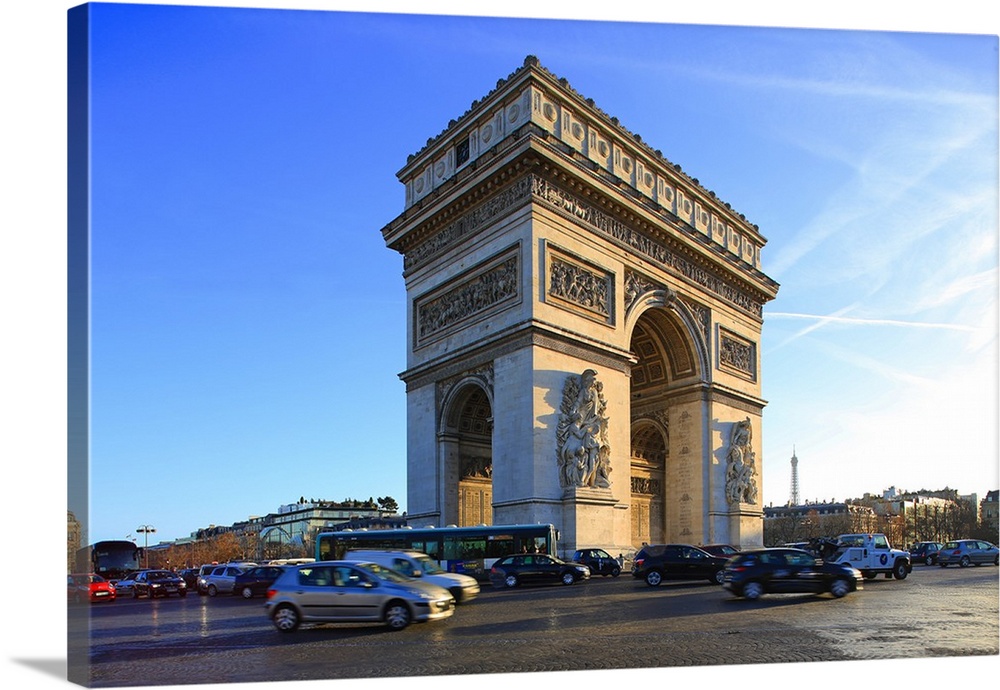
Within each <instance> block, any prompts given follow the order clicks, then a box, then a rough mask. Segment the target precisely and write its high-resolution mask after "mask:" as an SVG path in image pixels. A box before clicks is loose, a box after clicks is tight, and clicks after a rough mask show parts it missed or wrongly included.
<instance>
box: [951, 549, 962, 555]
mask: <svg viewBox="0 0 1000 690" xmlns="http://www.w3.org/2000/svg"><path fill="white" fill-rule="evenodd" d="M960 553H962V549H955V550H954V551H952V552H951V555H952V556H957V555H959V554H960Z"/></svg>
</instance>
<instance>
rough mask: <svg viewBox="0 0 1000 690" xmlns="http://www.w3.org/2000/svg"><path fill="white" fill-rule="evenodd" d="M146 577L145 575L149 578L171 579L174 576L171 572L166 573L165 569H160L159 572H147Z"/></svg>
mask: <svg viewBox="0 0 1000 690" xmlns="http://www.w3.org/2000/svg"><path fill="white" fill-rule="evenodd" d="M146 577H147V578H148V579H150V580H170V579H172V578H173V577H174V576H173V574H172V573H168V572H167V571H165V570H161V571H159V572H155V573H150V574H149V575H147V576H146Z"/></svg>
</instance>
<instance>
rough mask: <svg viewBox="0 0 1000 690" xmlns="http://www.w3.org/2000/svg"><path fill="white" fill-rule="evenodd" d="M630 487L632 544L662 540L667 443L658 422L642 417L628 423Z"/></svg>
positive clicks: (664, 519)
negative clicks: (629, 426) (629, 429)
mask: <svg viewBox="0 0 1000 690" xmlns="http://www.w3.org/2000/svg"><path fill="white" fill-rule="evenodd" d="M631 445H632V458H631V487H632V488H631V491H632V501H631V505H630V509H631V511H632V546H635V547H636V548H638V547H639V546H640V545H641V544H643V543H644V542H645V543H647V544H655V543H658V542H662V541H664V537H665V534H666V525H665V521H666V514H665V512H664V496H665V493H664V491H665V487H666V469H667V456H668V454H669V444H668V440H667V435H666V431H665V430H664V429H662V427H661V424H660V423H658V422H655V421H653V420H650V419H643V420H639V421H636V422H634V423H633V424H632V444H631Z"/></svg>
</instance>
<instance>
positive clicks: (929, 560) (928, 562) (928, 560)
mask: <svg viewBox="0 0 1000 690" xmlns="http://www.w3.org/2000/svg"><path fill="white" fill-rule="evenodd" d="M924 565H934V559H933V558H931V557H930V556H927V557H926V558H924Z"/></svg>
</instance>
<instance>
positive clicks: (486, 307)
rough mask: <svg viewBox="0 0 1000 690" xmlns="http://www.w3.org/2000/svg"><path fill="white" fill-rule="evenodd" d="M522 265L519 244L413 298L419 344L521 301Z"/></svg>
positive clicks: (418, 345)
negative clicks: (427, 292) (428, 292)
mask: <svg viewBox="0 0 1000 690" xmlns="http://www.w3.org/2000/svg"><path fill="white" fill-rule="evenodd" d="M519 266H520V247H519V246H515V247H512V248H511V249H509V250H508V251H506V252H504V253H502V254H501V255H499V256H497V257H495V258H493V259H491V260H488V261H486V262H484V263H482V264H479V265H478V266H476V267H475V268H473V269H471V270H470V271H467V272H466V273H464V274H463V275H461V276H459V277H458V278H456V279H453V280H451V281H450V282H448V283H447V284H445V285H444V286H442V287H440V288H438V289H437V290H435V291H433V292H432V293H431V294H429V295H425V296H421V297H418V298H417V299H416V300H414V308H413V314H414V317H413V318H414V321H415V323H414V343H416V346H417V347H421V346H424V345H427V344H428V343H430V342H433V341H435V340H438V339H439V338H443V337H444V336H446V335H448V334H449V333H452V332H454V331H455V330H457V329H459V328H462V327H465V326H468V325H469V324H470V323H472V322H473V321H476V320H480V319H483V318H486V317H488V316H493V315H495V314H496V313H497V312H499V311H502V310H504V309H508V308H510V307H512V306H514V305H516V304H518V303H519V302H520V301H521V289H520V284H521V281H520V270H519Z"/></svg>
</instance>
